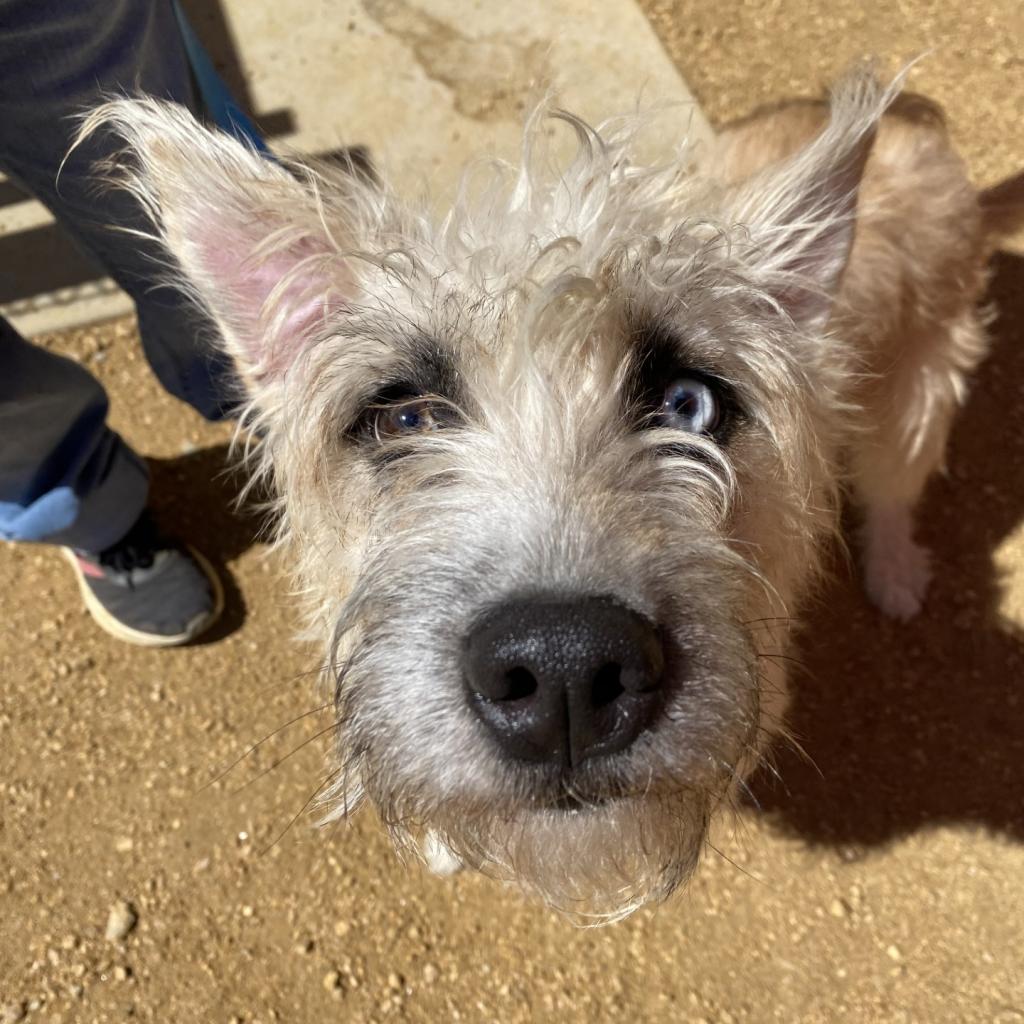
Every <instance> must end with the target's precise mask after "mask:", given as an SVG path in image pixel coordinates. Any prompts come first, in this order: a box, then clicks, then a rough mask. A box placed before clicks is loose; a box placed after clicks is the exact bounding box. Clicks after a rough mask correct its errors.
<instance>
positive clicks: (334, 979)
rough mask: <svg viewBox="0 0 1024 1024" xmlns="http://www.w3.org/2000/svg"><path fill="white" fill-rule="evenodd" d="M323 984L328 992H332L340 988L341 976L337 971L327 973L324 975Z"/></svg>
mask: <svg viewBox="0 0 1024 1024" xmlns="http://www.w3.org/2000/svg"><path fill="white" fill-rule="evenodd" d="M323 984H324V988H325V989H326V990H327V991H328V992H334V991H336V990H337V989H339V988H341V975H340V974H339V973H338V972H337V971H328V972H327V973H326V974H325V975H324V982H323Z"/></svg>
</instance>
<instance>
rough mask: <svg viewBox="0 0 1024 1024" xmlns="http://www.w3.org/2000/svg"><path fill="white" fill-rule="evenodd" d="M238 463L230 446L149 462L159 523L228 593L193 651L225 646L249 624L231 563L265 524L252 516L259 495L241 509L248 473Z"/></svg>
mask: <svg viewBox="0 0 1024 1024" xmlns="http://www.w3.org/2000/svg"><path fill="white" fill-rule="evenodd" d="M236 462H237V460H236V459H234V458H233V457H232V455H231V453H230V451H229V446H228V445H226V444H218V445H212V446H210V447H208V448H201V449H197V450H196V451H194V452H190V453H189V454H187V455H181V456H178V457H177V458H173V459H150V472H151V474H152V484H151V502H152V505H153V508H154V510H155V513H156V516H157V518H158V520H159V521H160V523H161V524H162V525H164V526H165V527H167V528H170V529H173V531H174V533H175V534H176V535H178V536H180V537H182V538H184V539H185V540H187V541H188V542H189V543H190V544H192V545H193V546H194V547H195V548H197V549H198V550H199V551H201V552H202V553H203V554H204V555H205V556H206V557H207V558H208V559H209V561H210V562H211V563H212V564H213V565H214V567H215V568H216V571H217V574H218V576H219V577H220V580H221V583H222V585H223V587H224V611H223V614H222V615H221V617H220V619H218V621H217V622H216V623H215V624H214V625H213V626H212V627H211V628H210V629H209V630H208V631H207V632H205V633H204V634H203V635H202V636H201V637H200V638H199V639H198V640H196V641H194V644H195V645H205V644H210V643H216V642H217V641H219V640H223V639H224V637H226V636H229V635H230V634H231V633H233V632H235V630H237V629H238V628H239V627H240V626H241V625H242V623H243V622H244V621H245V616H246V606H245V599H244V597H243V596H242V592H241V590H240V589H239V587H238V585H237V584H236V582H235V580H234V578H233V576H232V575H231V572H230V570H229V568H228V566H227V563H228V562H231V561H233V560H234V559H236V558H238V557H239V556H240V555H242V554H244V553H245V552H246V551H247V550H248V549H249V548H250V547H251V546H252V545H253V544H254V543H256V542H257V541H259V540H260V539H265V534H266V529H265V528H266V521H265V519H264V518H263V517H262V516H261V515H260V514H259V513H258V512H256V511H254V510H253V507H254V504H255V502H258V501H259V500H260V498H261V495H260V494H257V495H256V496H255V498H254V501H253V502H249V501H247V502H245V503H244V504H243V505H242V506H241V507H238V505H237V500H236V499H237V498H238V495H239V493H240V492H241V489H242V487H243V484H244V481H245V473H244V471H243V470H242V469H241V468H240V467H238V466H237V464H236Z"/></svg>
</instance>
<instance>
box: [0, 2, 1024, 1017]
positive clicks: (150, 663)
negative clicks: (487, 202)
mask: <svg viewBox="0 0 1024 1024" xmlns="http://www.w3.org/2000/svg"><path fill="white" fill-rule="evenodd" d="M645 6H646V7H647V9H648V11H649V13H650V15H651V16H652V18H653V21H654V24H655V27H656V28H657V30H658V32H659V33H660V34H661V35H662V37H663V38H664V39H665V41H666V44H667V45H668V46H669V48H670V51H671V53H672V54H673V56H674V58H675V59H676V60H677V61H678V62H679V64H680V66H681V68H682V71H683V73H684V75H685V76H686V77H687V78H688V80H689V81H690V82H691V84H692V85H693V86H694V87H695V89H696V91H697V93H698V95H699V97H700V99H701V101H702V102H703V103H704V104H705V105H706V108H707V110H708V112H709V114H710V115H711V116H712V118H713V119H716V120H719V121H721V120H722V119H725V118H728V117H731V116H734V115H736V114H738V113H740V112H742V111H743V110H745V109H746V108H748V107H749V106H750V105H752V104H753V103H756V102H759V101H762V100H765V99H768V98H771V97H774V96H777V95H780V94H783V93H787V92H793V91H812V90H814V89H816V88H817V86H818V85H819V84H820V83H821V82H822V81H824V80H825V79H827V78H828V77H829V76H830V75H831V74H832V73H833V72H834V71H835V70H837V69H838V68H840V67H841V66H842V65H843V64H844V63H845V62H846V61H847V59H848V58H849V57H851V56H854V55H856V54H859V53H862V52H866V51H875V52H878V53H881V54H883V55H886V56H887V57H892V58H894V59H895V58H901V57H903V56H906V55H908V54H913V53H915V52H918V51H920V50H923V49H925V48H927V47H932V46H939V47H941V50H940V52H939V53H938V54H937V55H936V56H934V57H932V58H931V59H930V60H929V61H928V63H927V64H925V65H924V66H922V68H921V70H920V72H919V74H918V75H917V77H915V79H914V84H915V86H916V87H919V88H922V89H924V90H925V91H930V92H932V93H933V94H935V95H936V96H937V97H938V98H939V99H940V100H942V102H943V103H944V104H946V105H947V107H948V108H949V110H950V114H951V120H952V124H953V130H954V133H955V135H956V137H957V139H959V140H960V142H961V144H962V145H963V148H964V151H965V153H966V154H967V156H968V158H969V160H970V162H971V165H972V168H974V169H975V171H976V173H977V175H978V177H979V179H981V180H985V181H989V180H994V179H996V178H998V177H999V176H1000V175H1003V174H1007V173H1010V172H1011V171H1013V170H1017V169H1019V168H1020V165H1021V164H1024V142H1022V140H1024V110H1022V103H1024V81H1022V77H1024V64H1022V61H1021V51H1020V47H1021V39H1022V38H1024V35H1022V32H1021V31H1019V30H1014V29H1013V27H1012V24H1011V22H1012V19H1013V18H1014V17H1018V18H1019V13H1020V12H1019V9H1018V5H1017V4H1016V3H1015V2H1013V0H995V2H993V3H990V4H985V5H982V4H978V3H975V4H965V5H953V4H946V5H938V4H926V3H923V2H921V0H901V2H900V3H893V4H884V5H883V4H881V3H874V2H872V3H870V4H866V5H858V6H857V7H856V8H854V7H852V6H850V7H847V5H835V4H825V3H819V2H817V0H816V2H814V3H802V4H798V3H795V2H792V0H786V2H783V3H779V2H774V3H769V2H767V0H764V2H757V3H750V2H741V0H715V2H714V3H711V2H709V0H697V2H687V3H685V4H684V3H683V2H682V0H680V2H679V3H677V4H675V5H674V7H673V5H669V4H665V3H661V2H647V3H646V5H645ZM625 99H626V98H624V100H625ZM1022 288H1024V261H1022V260H1021V259H1019V258H1016V257H1011V256H1002V257H1000V258H999V259H998V260H997V263H996V274H995V280H994V284H993V297H994V299H995V300H996V302H997V303H998V304H999V307H1000V309H1001V315H1000V318H999V320H998V321H997V322H996V325H995V328H994V332H995V336H996V343H995V347H994V352H993V355H992V358H991V360H990V361H989V362H988V364H987V365H986V366H985V368H984V370H983V371H982V373H981V375H980V378H979V380H978V382H977V384H976V386H975V388H974V390H973V392H972V395H971V398H970V401H969V402H968V405H967V408H966V409H965V411H964V414H963V416H962V417H961V419H960V421H959V424H958V427H957V429H956V434H955V437H954V440H953V445H952V451H951V454H950V460H949V474H948V476H947V477H946V478H943V479H939V480H936V481H935V482H934V485H933V486H932V487H931V489H930V491H929V494H928V499H927V502H926V505H925V509H924V513H923V516H922V522H923V525H922V534H923V536H924V538H925V539H926V540H927V542H928V543H929V544H930V545H931V546H932V548H933V549H934V551H935V564H936V580H935V584H934V589H933V591H932V595H931V598H930V601H929V604H928V609H927V614H926V615H924V616H923V617H922V618H920V619H919V620H918V621H915V622H914V623H912V624H910V625H908V626H898V625H894V624H891V623H888V622H884V621H882V620H881V619H880V618H879V616H878V615H877V614H876V613H875V612H874V611H873V610H872V609H871V608H870V607H868V606H867V605H866V603H865V601H864V598H863V597H862V596H861V593H860V591H859V589H858V586H857V584H856V582H855V581H852V580H851V579H849V578H848V574H847V572H846V571H845V570H844V569H843V568H842V567H840V568H839V570H838V574H837V580H836V582H835V583H834V584H833V585H831V586H830V587H829V588H828V589H827V591H826V592H825V593H824V594H823V595H822V596H821V600H820V602H819V604H818V606H817V608H816V609H815V611H814V612H813V613H812V615H811V616H810V621H809V624H808V626H807V629H806V635H805V641H804V649H803V655H802V657H803V661H804V662H805V666H806V670H805V671H803V672H801V673H799V675H798V678H797V680H796V698H795V703H794V709H793V726H794V729H795V731H796V733H797V734H798V735H799V736H800V738H801V740H802V742H803V745H804V747H805V748H806V751H807V753H808V754H809V755H810V757H811V758H813V761H814V763H815V764H816V765H817V769H815V768H813V767H811V766H810V765H809V764H807V763H806V762H803V761H801V760H800V759H799V758H797V757H795V756H792V755H787V754H782V755H781V757H780V772H781V774H782V777H783V780H784V785H779V784H774V785H773V784H771V783H770V782H769V781H768V780H760V781H759V782H758V783H757V785H756V786H755V791H756V794H757V798H758V800H759V802H760V803H761V806H762V808H763V809H762V810H760V811H758V810H757V809H755V808H753V807H749V808H746V809H744V810H743V811H742V812H741V813H740V815H739V816H738V821H737V825H738V828H737V830H736V833H735V834H734V835H730V834H723V835H722V836H720V837H718V839H716V847H717V850H709V851H708V856H707V858H706V863H705V865H704V867H703V869H702V871H701V873H700V875H699V876H698V878H697V879H696V881H695V882H694V884H693V885H692V886H691V887H690V889H689V890H688V892H687V894H686V895H684V896H683V897H682V898H680V899H678V900H676V901H675V902H673V903H672V904H670V905H669V906H667V907H664V908H662V909H660V910H656V911H645V912H642V913H640V914H638V915H637V916H635V917H634V918H632V919H630V920H629V921H627V922H626V923H624V924H621V925H618V926H616V927H613V928H610V929H603V930H593V931H586V930H578V929H575V928H573V927H571V926H570V925H569V924H567V923H565V922H563V921H562V920H560V919H559V918H557V917H556V916H554V915H552V914H551V913H549V912H546V911H544V910H542V909H539V908H537V907H535V906H531V905H527V904H525V903H524V902H523V901H522V900H521V899H520V898H519V897H518V896H517V895H516V894H514V893H511V892H504V891H502V890H500V889H498V888H497V887H496V886H495V885H493V884H491V883H489V882H487V881H485V880H482V879H479V878H476V877H472V876H468V875H463V876H459V877H457V878H455V879H451V880H444V879H436V878H432V877H429V876H427V875H425V874H424V873H423V872H422V871H421V870H420V869H418V868H416V867H408V866H405V865H403V864H401V863H399V862H398V861H397V860H396V859H395V857H394V856H393V854H392V853H391V852H390V849H389V847H388V844H387V843H386V841H385V840H384V838H383V836H382V834H381V832H380V830H379V828H378V827H377V825H376V823H375V822H374V820H373V819H372V817H371V816H370V815H368V814H364V815H361V816H360V817H359V818H358V820H357V821H356V822H355V823H354V824H353V825H351V826H349V827H344V828H333V829H331V830H330V831H328V832H326V833H323V832H318V831H317V830H315V828H314V826H313V824H312V822H311V820H310V817H309V815H308V814H307V813H304V811H303V808H304V805H305V804H306V801H307V800H308V798H309V797H310V795H311V794H312V793H313V792H314V791H315V790H316V788H317V786H318V785H319V783H320V781H321V779H322V778H323V773H324V764H323V747H324V743H325V740H324V739H323V738H320V739H313V740H312V741H311V742H308V745H306V746H303V744H304V743H307V741H309V740H310V739H311V737H314V736H315V735H316V733H317V732H318V731H319V730H320V729H322V728H323V726H324V725H326V724H327V721H326V719H325V718H324V716H323V715H318V714H313V715H312V716H310V717H309V718H307V719H305V720H303V721H300V722H297V723H295V724H294V725H292V726H289V727H285V728H282V727H283V726H285V723H288V722H289V721H290V720H292V719H294V718H295V717H296V716H297V715H299V714H301V713H303V712H306V711H310V710H311V709H313V708H314V707H315V706H316V703H317V701H316V698H315V695H314V689H313V685H312V679H311V677H310V675H309V673H310V672H311V670H312V669H314V667H315V656H314V653H313V652H312V651H310V650H308V649H306V648H303V647H302V646H300V645H298V644H296V643H294V642H292V641H291V639H290V633H291V630H292V626H293V622H292V618H291V613H290V610H289V601H288V597H287V593H286V588H285V587H284V586H283V585H282V583H281V582H280V581H279V578H278V567H277V566H276V565H275V564H274V563H273V561H272V560H271V561H268V560H267V558H266V557H265V551H264V548H263V546H262V545H261V543H260V542H259V541H258V540H256V539H255V523H254V521H253V520H252V519H249V518H245V517H242V516H238V515H235V514H233V513H232V512H231V511H230V510H229V509H228V502H229V499H230V497H231V495H232V493H233V489H234V486H235V485H234V483H233V481H232V480H231V479H230V478H228V477H222V476H221V475H220V472H221V469H222V467H223V465H224V457H225V444H226V441H227V439H228V437H229V433H230V431H229V429H228V428H226V427H224V426H217V427H211V426H209V425H204V424H203V423H201V422H200V421H199V420H198V418H197V417H196V416H195V415H193V414H192V413H191V412H190V411H189V410H187V409H185V408H183V407H182V406H181V405H180V404H178V403H176V402H175V401H174V400H173V399H171V398H169V397H167V396H166V395H164V394H163V393H162V392H161V391H160V390H159V388H158V386H157V385H156V384H155V383H154V381H153V379H152V377H151V375H150V374H149V373H148V370H147V368H146V366H145V363H144V360H143V359H142V356H141V354H140V353H139V350H138V347H137V343H136V337H135V334H134V328H133V326H132V324H131V323H130V322H121V323H116V324H113V325H110V326H107V327H104V328H101V329H93V330H85V331H78V332H72V333H70V334H67V335H64V336H59V337H53V338H48V339H45V343H46V344H48V345H51V346H52V347H54V348H55V349H58V350H60V351H63V352H67V353H70V354H72V355H73V356H74V357H75V358H78V359H80V360H82V361H83V362H84V363H85V364H86V365H87V366H89V368H90V369H92V370H93V371H94V372H95V373H97V374H98V375H99V376H100V377H101V379H102V380H103V381H104V382H105V384H106V385H107V387H108V388H109V390H110V393H111V396H112V401H113V413H112V419H113V423H114V425H115V427H116V428H117V429H118V430H120V431H122V432H123V433H124V434H125V436H127V437H128V438H129V439H130V440H131V441H132V443H133V444H135V445H136V446H137V447H138V448H139V449H140V450H141V451H143V452H145V453H147V454H148V455H150V456H151V457H152V459H153V467H154V496H155V500H156V502H157V504H158V506H159V508H160V510H161V513H162V515H163V517H164V518H165V519H166V520H168V521H170V522H173V523H174V524H175V525H176V526H177V527H178V528H179V529H180V530H181V531H182V532H183V533H184V534H185V535H187V536H188V537H189V538H190V539H191V540H193V541H194V542H195V543H196V544H198V545H199V546H200V547H202V548H203V550H205V551H207V552H208V553H210V554H211V555H215V556H216V557H217V558H218V559H219V560H220V561H221V563H222V565H223V566H224V573H225V577H226V579H227V582H228V584H229V586H228V592H229V608H228V613H227V615H226V618H225V621H224V623H223V626H222V627H221V628H218V629H217V630H216V632H215V634H214V635H213V636H211V637H210V638H209V639H208V641H207V642H205V643H203V644H201V645H199V646H196V647H194V648H191V649H189V650H183V651H170V652H154V651H146V650H138V649H133V648H128V647H124V646H120V645H118V644H116V643H115V642H113V641H109V640H108V639H107V638H106V637H105V636H104V634H102V633H100V632H99V631H98V630H97V629H96V627H95V626H94V625H93V623H92V622H91V620H90V619H89V618H88V617H87V616H86V614H85V613H84V611H83V610H82V609H81V606H80V603H79V601H78V598H77V594H76V591H75V586H74V582H73V580H72V578H71V575H70V574H69V572H68V570H67V567H66V565H65V564H64V563H63V562H62V561H61V559H60V558H59V557H58V556H57V555H56V554H55V553H54V552H52V551H50V550H47V549H44V548H28V547H20V548H14V547H10V548H8V549H5V550H0V580H2V583H3V585H2V587H0V680H2V683H0V1021H9V1020H15V1019H18V1017H17V1015H18V1014H20V1013H23V1012H24V1013H27V1019H28V1020H30V1021H32V1022H35V1021H46V1022H48V1024H57V1022H63V1024H71V1022H76V1024H77V1022H83V1024H85V1022H89V1024H92V1022H96V1024H100V1022H108V1021H109V1022H113V1021H123V1020H128V1019H131V1020H138V1021H152V1022H159V1024H191V1022H197V1024H228V1022H229V1021H231V1022H245V1024H255V1022H262V1024H268V1022H271V1021H287V1022H294V1024H308V1022H312V1021H324V1020H326V1021H351V1022H363V1021H367V1022H368V1021H386V1020H408V1021H414V1022H425V1024H427V1022H429V1024H434V1022H439V1021H471V1022H476V1021H480V1022H484V1021H501V1022H514V1021H547V1020H559V1021H566V1022H569V1021H572V1022H576V1021H579V1022H592V1021H593V1022H603V1021H609V1022H611V1021H616V1022H618V1021H631V1022H632V1021H644V1022H647V1021H650V1022H672V1024H676V1022H694V1024H696V1022H698V1021H706V1022H715V1024H730V1022H752V1024H757V1022H762V1021H784V1022H795V1021H801V1022H822V1024H827V1022H832V1021H853V1022H858V1024H876V1022H886V1024H890V1022H891V1024H897V1022H905V1024H910V1022H920V1024H938V1022H965V1024H966V1022H985V1024H1011V1022H1020V1021H1024V963H1022V954H1024V845H1022V844H1024V787H1022V776H1024V633H1022V629H1024V528H1022V522H1024V403H1022V400H1021V399H1022V388H1024V343H1022V342H1024V290H1022ZM278 729H280V730H281V731H280V732H278V733H277V734H276V735H275V736H274V738H273V739H271V740H270V741H269V742H268V743H267V744H266V745H265V746H263V747H261V748H260V749H259V750H258V751H257V752H255V753H253V754H251V755H250V756H248V757H247V758H245V760H244V761H242V763H241V764H240V765H239V766H238V767H237V768H236V769H235V770H234V771H233V772H232V773H231V774H230V775H229V776H228V777H227V778H226V779H225V780H223V781H221V782H218V783H215V784H214V785H212V786H207V783H209V781H210V780H211V778H213V777H214V775H215V774H216V772H217V770H218V769H219V768H221V767H222V766H225V765H227V764H229V763H230V762H231V761H232V760H234V759H235V758H237V757H239V756H240V755H241V754H242V753H243V752H244V751H245V750H246V748H247V747H248V746H250V745H251V744H253V743H255V742H256V741H257V740H259V739H260V738H261V737H263V736H264V735H266V734H268V733H270V732H272V731H273V730H278ZM293 752H294V756H289V755H291V754H292V753H293ZM285 758H287V759H285ZM275 765H276V767H275ZM270 769H272V770H270ZM264 772H267V774H265V775H264V774H262V773H264ZM243 787H244V788H243ZM289 826H290V827H289ZM268 847H269V850H268ZM118 901H127V902H128V903H130V904H131V907H132V909H133V912H134V914H135V915H137V923H136V925H135V927H134V928H133V929H132V930H131V931H130V932H129V933H128V934H127V935H126V936H125V937H124V938H122V939H118V940H114V941H108V940H107V939H106V938H105V937H104V931H105V929H106V927H107V924H108V915H109V914H110V912H111V909H112V908H113V907H115V906H116V904H117V903H118ZM5 1014H6V1016H5Z"/></svg>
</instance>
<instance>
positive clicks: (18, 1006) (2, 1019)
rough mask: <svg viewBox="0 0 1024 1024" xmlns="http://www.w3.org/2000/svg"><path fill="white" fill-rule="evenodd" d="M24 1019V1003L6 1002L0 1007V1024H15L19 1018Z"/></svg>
mask: <svg viewBox="0 0 1024 1024" xmlns="http://www.w3.org/2000/svg"><path fill="white" fill-rule="evenodd" d="M24 1019H25V1004H24V1003H8V1004H7V1006H5V1007H4V1008H3V1009H0V1024H17V1022H18V1021H19V1020H24Z"/></svg>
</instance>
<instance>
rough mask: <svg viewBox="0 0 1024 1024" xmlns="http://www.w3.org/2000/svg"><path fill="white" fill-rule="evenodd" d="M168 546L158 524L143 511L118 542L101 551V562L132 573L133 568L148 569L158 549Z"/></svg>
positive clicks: (112, 567) (118, 570)
mask: <svg viewBox="0 0 1024 1024" xmlns="http://www.w3.org/2000/svg"><path fill="white" fill-rule="evenodd" d="M166 547H167V543H166V542H165V541H164V540H163V538H162V537H161V536H160V531H159V530H158V529H157V527H156V524H155V523H154V522H153V520H152V519H150V517H149V513H148V512H145V511H144V512H143V513H142V515H141V516H139V518H138V519H137V520H136V521H135V525H134V526H133V527H132V528H131V529H130V530H129V531H128V532H127V533H126V534H125V535H124V537H122V538H121V540H119V541H118V542H117V543H116V544H112V545H111V546H110V547H109V548H107V549H106V550H104V551H101V552H100V555H99V564H100V565H102V566H104V567H105V568H107V569H113V570H114V571H115V572H123V573H130V572H131V571H132V570H133V569H148V568H150V566H152V564H153V562H154V560H155V559H156V555H157V552H158V551H161V550H162V549H163V548H166Z"/></svg>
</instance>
